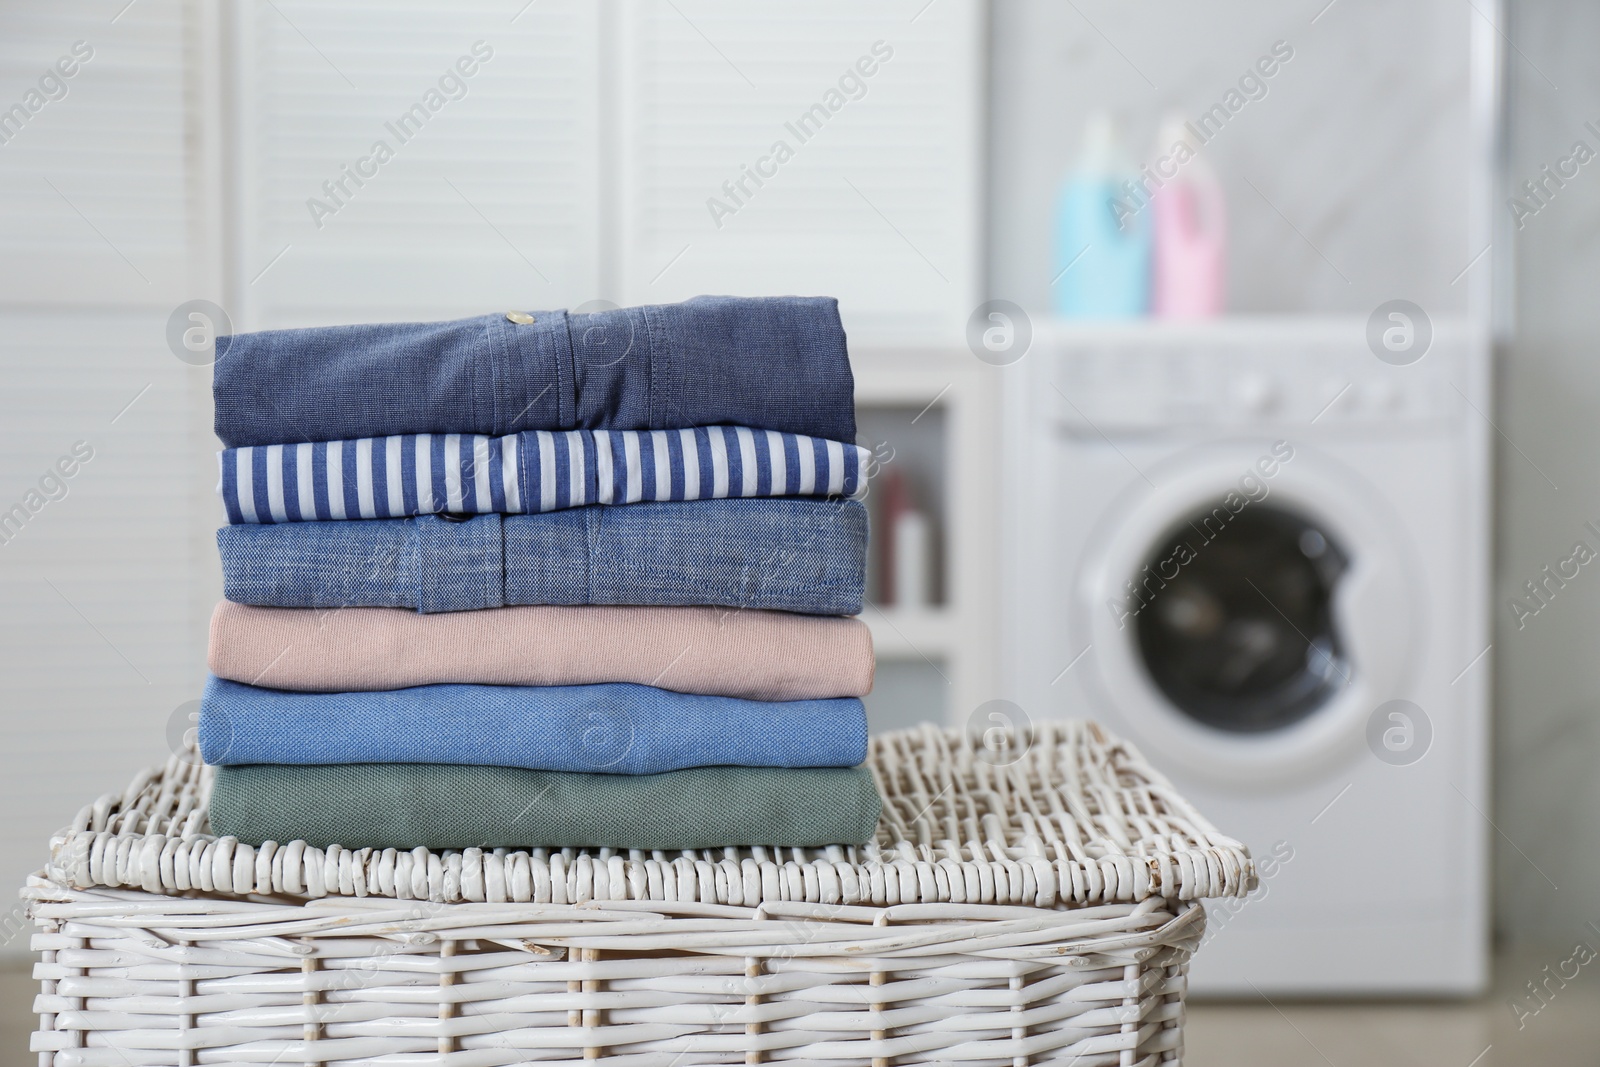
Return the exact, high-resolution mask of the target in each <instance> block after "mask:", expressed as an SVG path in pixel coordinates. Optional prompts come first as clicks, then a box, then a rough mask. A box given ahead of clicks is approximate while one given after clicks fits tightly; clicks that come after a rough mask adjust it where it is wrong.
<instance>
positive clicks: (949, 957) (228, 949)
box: [24, 723, 1255, 1067]
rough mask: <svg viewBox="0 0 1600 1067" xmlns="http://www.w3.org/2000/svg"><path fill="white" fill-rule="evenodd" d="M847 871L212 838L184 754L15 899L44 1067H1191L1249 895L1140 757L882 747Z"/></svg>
mask: <svg viewBox="0 0 1600 1067" xmlns="http://www.w3.org/2000/svg"><path fill="white" fill-rule="evenodd" d="M869 763H870V765H871V766H872V767H873V769H874V772H875V774H876V775H877V777H878V782H879V786H880V788H881V789H882V791H883V794H884V815H883V818H882V820H881V821H880V823H879V828H878V835H877V840H876V841H875V842H874V843H873V844H871V845H867V846H865V847H863V848H859V849H856V848H827V849H762V848H749V849H719V850H714V851H709V852H682V853H648V852H623V853H619V852H614V851H611V850H574V849H568V850H562V851H555V852H550V851H546V850H537V849H536V850H532V851H509V850H496V851H493V852H484V851H482V850H479V849H467V850H464V851H461V852H444V853H431V852H428V851H427V850H425V849H417V850H415V851H413V852H397V851H395V850H392V849H391V850H386V851H373V850H369V849H362V850H347V849H341V848H337V847H335V848H330V849H327V850H322V849H316V848H310V847H308V846H306V845H305V844H304V843H303V842H294V843H291V844H288V845H281V846H280V845H274V844H272V843H268V844H266V845H263V846H262V847H261V848H259V849H257V848H252V847H250V846H248V845H243V844H240V843H238V842H237V841H234V840H231V839H228V838H221V839H219V838H214V837H211V836H210V835H209V834H208V833H207V832H206V831H207V826H206V814H205V811H206V808H205V802H206V797H207V793H208V790H209V785H210V781H211V777H210V773H209V772H208V771H207V770H206V769H205V768H203V767H200V766H198V765H197V764H196V763H195V762H194V761H193V757H192V754H188V753H182V754H180V755H179V756H176V757H174V758H173V759H172V760H170V761H169V762H168V763H167V765H166V767H165V768H163V769H161V770H159V771H156V772H152V773H148V774H145V775H141V776H140V777H139V778H138V779H136V780H135V781H134V782H133V784H132V785H131V786H130V787H129V788H128V790H127V791H126V792H124V793H122V794H120V795H113V796H109V797H106V798H103V799H102V800H100V801H99V802H97V803H96V804H94V805H91V806H90V807H88V808H86V809H85V810H84V811H83V812H82V813H81V814H80V815H79V816H78V819H77V821H76V822H75V823H74V824H73V826H72V827H71V828H70V829H68V830H66V831H63V832H62V834H60V835H59V836H58V837H57V838H56V839H55V840H54V841H53V842H52V850H51V861H50V865H49V867H48V868H47V869H46V870H45V871H43V872H41V874H40V875H38V876H35V877H34V878H33V879H31V880H30V882H29V885H28V887H27V888H26V889H25V890H24V894H25V895H26V896H27V897H28V898H29V899H30V900H31V902H32V903H31V910H32V913H33V915H34V916H35V918H36V919H37V921H38V922H39V923H40V925H41V927H42V928H43V931H44V932H43V933H41V934H39V935H38V936H37V937H36V938H35V939H34V946H35V948H36V949H37V950H38V951H40V952H41V953H42V954H43V962H42V964H40V966H39V968H38V975H39V977H40V978H41V979H42V982H43V992H42V993H41V995H40V997H39V1000H38V1004H37V1010H38V1011H39V1013H40V1018H41V1023H40V1029H39V1032H38V1033H37V1034H36V1035H35V1038H34V1044H33V1047H34V1049H35V1050H36V1051H38V1052H39V1053H40V1054H41V1057H40V1059H41V1063H43V1064H60V1065H77V1064H83V1065H86V1067H92V1065H104V1067H122V1065H134V1067H142V1065H145V1064H210V1063H283V1064H291V1063H292V1064H347V1063H383V1064H411V1063H418V1064H421V1063H432V1064H448V1065H452V1067H454V1065H462V1067H466V1065H472V1067H480V1065H481V1067H487V1065H496V1064H513V1063H557V1064H559V1063H577V1062H582V1061H591V1060H596V1059H604V1060H605V1061H606V1062H608V1063H615V1064H638V1065H641V1067H643V1065H647V1064H655V1065H660V1067H680V1065H681V1067H687V1065H690V1064H702V1063H766V1062H801V1063H808V1064H826V1063H837V1064H867V1063H872V1064H911V1063H932V1062H939V1063H970V1064H1042V1063H1062V1064H1069V1063H1070V1064H1078V1065H1080V1067H1091V1065H1098V1064H1118V1065H1132V1064H1155V1063H1162V1064H1166V1063H1177V1062H1178V1061H1179V1059H1180V1057H1181V1053H1182V1029H1181V1027H1182V1021H1183V998H1184V991H1185V973H1186V970H1187V966H1188V959H1189V956H1190V954H1191V953H1192V952H1193V951H1194V949H1195V946H1196V945H1197V943H1198V941H1199V938H1200V935H1201V931H1202V929H1203V926H1204V912H1203V910H1202V908H1201V907H1200V905H1199V904H1198V901H1199V899H1200V898H1203V897H1216V896H1241V895H1243V894H1245V893H1247V892H1248V891H1249V890H1250V889H1251V888H1252V887H1253V886H1254V884H1255V875H1254V872H1253V868H1252V866H1251V863H1250V859H1249V856H1248V853H1247V852H1246V851H1245V849H1244V847H1243V846H1242V845H1240V844H1239V843H1238V842H1237V841H1233V840H1231V839H1229V838H1227V837H1224V836H1222V835H1221V834H1219V833H1217V832H1216V830H1215V829H1214V828H1212V827H1211V825H1210V824H1209V823H1207V822H1206V821H1205V820H1204V819H1203V818H1201V817H1200V816H1199V814H1198V813H1196V812H1195V811H1194V809H1193V808H1191V807H1190V806H1189V805H1188V804H1187V803H1186V802H1185V801H1184V800H1183V799H1182V798H1181V797H1179V796H1177V795H1176V794H1175V793H1174V792H1173V790H1172V788H1171V786H1170V785H1168V784H1167V783H1166V781H1165V780H1164V779H1162V778H1161V777H1160V776H1159V775H1158V774H1156V773H1155V772H1154V771H1152V770H1151V769H1150V768H1149V767H1148V765H1146V764H1145V762H1144V761H1143V759H1142V758H1141V757H1140V756H1139V755H1138V754H1137V753H1136V752H1134V751H1133V750H1131V749H1130V748H1129V747H1128V746H1127V745H1126V744H1124V743H1122V742H1119V741H1116V740H1113V739H1111V738H1108V737H1107V736H1106V735H1105V734H1104V733H1103V732H1102V731H1100V730H1099V729H1098V728H1097V727H1095V726H1093V725H1090V724H1082V723H1061V724H1050V725H1047V726H1044V727H1041V728H1039V729H1038V730H1037V731H1035V732H1033V733H1032V734H1031V735H1030V736H1028V737H1024V738H1021V739H1018V741H1017V744H1016V746H1015V747H1012V748H1005V749H1001V750H999V751H995V750H988V749H977V750H975V749H974V748H973V746H972V744H971V742H970V741H969V739H968V738H967V737H966V735H964V734H961V733H959V732H955V731H950V732H945V731H939V730H935V729H932V728H925V729H923V730H918V731H906V732H902V733H896V734H888V735H884V736H882V737H879V738H876V739H874V741H873V743H872V747H871V754H870V756H869Z"/></svg>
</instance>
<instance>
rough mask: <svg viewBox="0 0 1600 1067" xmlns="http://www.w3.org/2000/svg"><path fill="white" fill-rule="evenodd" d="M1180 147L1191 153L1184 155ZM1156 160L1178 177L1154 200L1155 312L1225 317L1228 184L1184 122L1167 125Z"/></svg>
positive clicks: (1158, 191) (1168, 181)
mask: <svg viewBox="0 0 1600 1067" xmlns="http://www.w3.org/2000/svg"><path fill="white" fill-rule="evenodd" d="M1179 145H1183V146H1186V147H1187V149H1188V150H1187V151H1182V150H1179V149H1178V146H1179ZM1156 158H1157V159H1158V161H1160V162H1161V163H1163V164H1165V166H1167V167H1175V168H1176V170H1177V173H1176V174H1174V175H1173V176H1172V177H1171V178H1167V179H1166V180H1165V181H1164V182H1163V183H1162V185H1161V187H1160V188H1158V189H1156V190H1155V194H1154V196H1153V197H1152V198H1151V205H1150V206H1151V207H1152V208H1153V209H1154V214H1155V225H1154V230H1155V235H1154V242H1153V243H1154V245H1155V248H1154V257H1153V259H1154V264H1153V275H1154V277H1153V279H1152V283H1153V284H1152V286H1151V288H1152V293H1151V310H1152V311H1153V312H1154V313H1155V314H1156V316H1157V317H1159V318H1169V319H1195V318H1205V317H1207V316H1211V315H1219V314H1221V313H1222V309H1223V303H1224V301H1225V292H1226V278H1227V258H1226V238H1225V233H1226V227H1227V218H1226V213H1225V211H1224V208H1223V201H1222V185H1221V183H1220V182H1218V181H1217V176H1216V172H1214V171H1213V170H1212V169H1211V167H1210V166H1209V165H1208V164H1207V163H1206V161H1205V160H1204V159H1203V158H1201V157H1200V156H1199V155H1197V154H1196V151H1195V146H1194V144H1193V142H1192V140H1191V138H1190V137H1189V135H1188V132H1187V131H1186V130H1185V129H1184V124H1183V120H1182V119H1168V120H1167V121H1166V122H1164V123H1162V126H1161V135H1160V137H1159V138H1158V141H1157V145H1156ZM1180 158H1181V160H1182V161H1181V162H1179V160H1180ZM1169 160H1170V161H1171V162H1167V161H1169ZM1157 173H1161V171H1160V170H1158V171H1157ZM1161 176H1162V177H1163V178H1166V175H1165V174H1164V173H1162V174H1161Z"/></svg>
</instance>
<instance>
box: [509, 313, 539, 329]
mask: <svg viewBox="0 0 1600 1067" xmlns="http://www.w3.org/2000/svg"><path fill="white" fill-rule="evenodd" d="M506 321H507V322H514V323H516V324H517V325H518V326H526V325H528V324H529V323H531V322H533V321H534V319H533V316H532V315H530V314H528V313H527V312H526V311H508V312H506Z"/></svg>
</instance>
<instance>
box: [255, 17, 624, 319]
mask: <svg viewBox="0 0 1600 1067" xmlns="http://www.w3.org/2000/svg"><path fill="white" fill-rule="evenodd" d="M241 10H242V12H243V14H242V16H241V25H240V32H239V34H238V36H237V40H238V42H239V44H238V47H239V51H240V57H239V59H240V66H239V68H238V70H237V78H238V82H239V85H240V90H241V92H240V99H241V111H240V119H241V123H240V128H241V131H242V136H241V138H240V145H239V154H240V188H241V190H242V192H243V196H242V198H241V203H242V205H243V210H242V212H241V218H240V219H239V226H240V233H239V237H240V248H239V252H238V255H239V264H240V267H239V270H240V275H241V289H242V293H243V299H242V300H241V303H242V305H243V315H244V317H245V319H246V321H247V322H249V324H250V325H251V326H253V327H269V326H291V325H294V326H304V325H313V324H318V323H326V322H355V321H383V320H400V321H407V320H411V321H415V320H418V319H428V318H447V317H454V316H460V315H468V314H478V313H481V312H483V311H486V310H496V309H501V308H509V307H563V306H569V305H575V304H579V303H582V302H584V301H586V300H591V299H594V298H596V297H598V296H599V295H600V292H599V279H598V273H597V272H598V248H597V244H596V238H595V233H596V230H597V227H598V224H599V212H600V199H599V189H600V182H599V179H598V168H599V153H598V148H597V145H598V142H599V126H600V123H599V103H598V101H599V97H600V93H599V83H598V68H599V38H598V21H599V15H598V12H597V5H595V4H593V3H591V2H589V0H539V2H537V3H534V4H531V5H527V6H524V4H523V3H515V4H510V3H499V4H493V3H471V4H453V5H450V6H448V7H446V6H444V5H439V4H434V3H419V2H416V0H413V2H410V3H399V4H397V3H379V2H376V0H367V2H361V3H351V4H339V5H328V4H317V3H310V2H304V0H275V2H273V3H252V4H248V5H245V6H244V7H243V8H242V9H241ZM485 57H487V58H485ZM458 62H460V63H461V68H459V69H458V68H457V66H456V64H457V63H458ZM463 70H466V71H471V73H470V74H465V73H463ZM441 79H443V81H444V84H443V85H442V86H441ZM414 105H415V106H420V110H416V111H413V110H412V109H413V106H414ZM406 115H410V116H411V118H410V119H409V120H407V121H404V122H402V116H406ZM380 143H382V144H383V145H385V146H386V147H387V151H388V153H390V155H387V156H386V154H385V152H383V151H380V150H378V149H377V146H378V145H379V144H380ZM346 168H348V171H347V169H346ZM349 172H356V173H355V177H353V178H352V177H349V176H348V173H349ZM363 173H365V177H363ZM358 180H359V182H360V184H357V181H358ZM325 182H327V183H330V185H331V190H330V189H329V188H325V187H324V183H325ZM341 186H342V187H341ZM313 202H315V203H313Z"/></svg>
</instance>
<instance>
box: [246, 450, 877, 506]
mask: <svg viewBox="0 0 1600 1067" xmlns="http://www.w3.org/2000/svg"><path fill="white" fill-rule="evenodd" d="M218 458H219V460H220V462H221V466H222V481H221V484H220V485H219V486H218V492H219V493H221V495H222V499H223V502H224V504H225V505H226V506H227V509H228V521H229V522H230V523H268V522H298V521H302V520H311V519H398V518H407V517H409V516H412V515H430V514H437V513H440V512H447V513H461V514H486V513H490V512H502V513H505V514H513V515H514V514H531V513H536V512H543V511H556V510H558V509H561V508H574V507H581V506H583V505H585V504H632V503H637V502H639V501H642V500H710V499H718V498H724V497H758V496H841V497H853V498H859V497H861V496H863V495H865V492H866V482H867V464H868V460H869V458H870V454H869V453H868V452H867V450H866V449H864V448H860V447H858V446H856V445H849V444H844V443H842V442H839V441H826V440H823V439H822V438H818V437H807V436H805V435H803V434H792V433H779V432H777V431H775V430H753V429H749V428H747V427H743V426H709V427H706V426H702V427H698V428H695V429H690V430H569V431H565V432H559V431H547V430H529V431H524V432H522V433H515V434H507V435H506V436H504V437H488V436H484V435H482V434H454V433H449V434H426V433H424V434H397V435H395V436H392V437H363V438H361V439H359V440H355V441H325V442H319V443H316V444H296V445H257V446H254V447H247V448H229V449H225V450H224V451H222V452H221V453H219V454H218Z"/></svg>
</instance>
